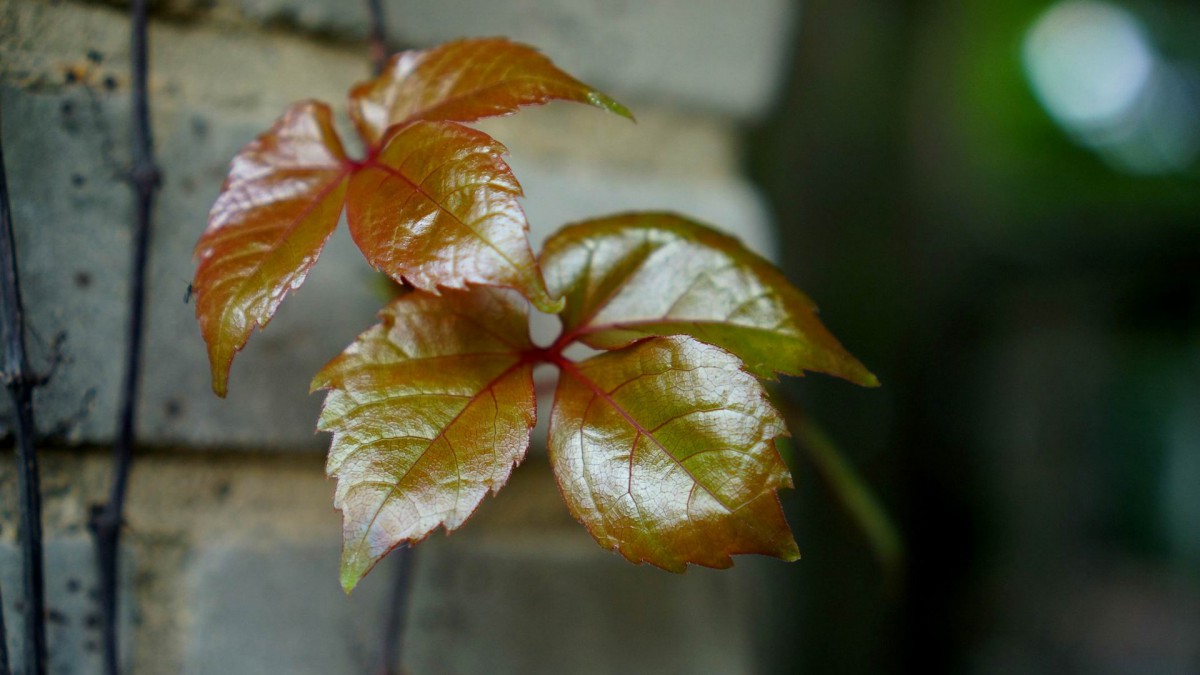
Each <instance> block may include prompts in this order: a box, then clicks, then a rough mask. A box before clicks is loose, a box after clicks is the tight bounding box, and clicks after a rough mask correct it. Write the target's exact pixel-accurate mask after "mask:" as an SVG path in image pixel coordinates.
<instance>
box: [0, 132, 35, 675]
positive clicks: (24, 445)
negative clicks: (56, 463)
mask: <svg viewBox="0 0 1200 675" xmlns="http://www.w3.org/2000/svg"><path fill="white" fill-rule="evenodd" d="M16 249H17V245H16V237H15V236H14V234H13V225H12V207H11V205H10V203H9V201H8V180H7V178H6V177H5V173H4V150H3V146H2V144H0V301H2V302H0V307H3V310H2V311H3V315H4V316H3V322H0V334H2V335H3V348H4V363H3V374H2V377H0V379H2V380H3V381H4V386H5V388H6V389H8V393H9V396H10V398H11V400H12V407H13V412H14V413H15V414H16V436H17V438H16V441H17V491H18V492H19V493H20V494H19V497H18V498H19V500H20V510H21V515H20V535H21V536H20V538H21V560H22V563H23V574H22V582H23V586H24V590H25V648H24V654H25V670H26V672H28V673H31V674H33V675H44V674H45V672H46V592H45V591H46V589H45V585H46V584H45V576H44V575H45V567H44V556H43V553H42V496H41V487H40V480H39V476H38V464H37V452H36V451H35V449H34V447H33V441H34V434H35V433H36V431H37V426H36V425H35V424H34V418H33V388H34V386H35V385H36V383H37V378H36V377H35V376H34V375H33V372H32V371H31V370H30V368H29V358H28V355H27V354H26V352H25V315H24V310H23V308H22V305H21V280H20V277H19V275H18V273H17V250H16ZM0 639H3V635H2V631H0ZM5 660H7V654H6V655H5Z"/></svg>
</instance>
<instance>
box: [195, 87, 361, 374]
mask: <svg viewBox="0 0 1200 675" xmlns="http://www.w3.org/2000/svg"><path fill="white" fill-rule="evenodd" d="M348 171H349V164H348V162H347V159H346V155H345V152H344V151H343V150H342V144H341V141H340V140H338V137H337V132H335V131H334V129H333V125H332V122H331V115H330V111H329V106H327V105H325V104H323V103H319V102H315V101H304V102H301V103H297V104H295V105H293V106H292V107H291V108H289V109H288V110H287V112H286V113H284V115H283V117H281V118H280V119H279V120H278V121H277V122H276V123H275V125H274V126H272V127H271V128H270V129H269V130H268V131H267V132H266V133H264V134H263V135H261V136H259V137H258V138H257V139H255V140H254V141H252V142H251V143H250V144H249V145H247V146H246V147H245V148H243V149H242V151H241V152H240V153H238V155H237V156H236V157H234V159H233V162H232V163H231V164H230V167H229V177H228V178H227V179H226V180H225V185H224V186H223V187H222V188H221V194H220V196H219V197H217V201H216V203H215V204H214V205H213V208H212V211H211V212H210V213H209V216H208V228H207V229H206V230H205V231H204V234H203V235H202V236H201V237H200V241H199V242H198V243H197V244H196V252H195V256H196V261H197V268H196V278H195V281H194V282H193V288H194V289H195V295H196V317H197V318H198V319H199V321H200V332H201V333H202V334H203V335H204V340H205V341H206V342H207V343H208V358H209V363H210V364H211V366H212V386H213V391H215V392H216V393H217V395H218V396H224V395H225V391H226V387H227V384H228V379H229V366H230V364H231V363H232V362H233V356H234V353H236V352H237V351H238V350H240V349H241V348H242V347H244V346H245V345H246V341H247V340H248V339H249V338H250V333H252V332H253V331H254V329H255V327H260V328H261V327H263V326H266V325H267V323H268V322H269V321H270V320H271V317H272V316H274V314H275V311H276V310H277V309H278V308H279V303H280V302H282V301H283V298H284V296H285V295H287V293H288V291H290V290H293V289H296V288H299V287H300V284H301V283H303V281H304V277H305V276H306V275H307V274H308V270H309V268H311V267H312V265H313V263H315V262H316V261H317V256H318V255H320V253H321V249H322V248H323V247H324V246H325V241H326V240H327V239H328V238H329V235H330V234H331V233H332V232H333V228H334V227H336V226H337V221H338V216H339V215H340V214H341V211H342V199H343V196H344V194H345V191H346V176H347V173H348Z"/></svg>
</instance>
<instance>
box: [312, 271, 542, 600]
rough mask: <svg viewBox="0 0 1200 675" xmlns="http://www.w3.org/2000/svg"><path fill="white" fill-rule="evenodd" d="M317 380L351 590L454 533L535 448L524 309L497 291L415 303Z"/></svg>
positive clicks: (392, 308) (392, 313)
mask: <svg viewBox="0 0 1200 675" xmlns="http://www.w3.org/2000/svg"><path fill="white" fill-rule="evenodd" d="M380 318H381V319H382V320H383V322H382V323H381V324H379V325H376V326H374V327H373V328H371V329H369V330H367V331H366V332H364V333H363V334H362V335H360V336H359V337H358V339H357V340H356V341H355V342H354V343H353V344H352V345H350V347H348V348H347V349H346V351H344V352H343V353H342V354H341V355H340V356H338V357H337V358H335V359H334V360H333V361H331V362H330V363H329V364H328V365H326V366H325V367H324V368H322V369H321V372H319V373H317V376H316V378H315V379H314V380H313V384H312V387H313V390H314V391H315V390H317V389H329V390H331V391H330V392H329V394H328V395H327V397H326V399H325V407H324V409H323V410H322V412H321V419H320V422H319V423H318V426H317V428H318V429H319V430H321V431H331V432H333V442H332V445H331V447H330V450H329V462H328V465H327V467H326V469H327V471H328V473H329V475H330V476H333V477H335V478H337V492H336V495H335V497H334V506H336V507H337V508H338V509H340V510H341V511H342V523H343V525H342V532H343V547H342V571H341V578H342V586H343V587H344V588H345V589H346V591H347V592H349V591H350V590H351V589H352V588H354V586H355V585H356V584H357V583H358V581H359V580H360V579H362V577H363V576H364V575H365V574H366V573H367V572H368V571H369V570H370V569H371V567H373V566H374V565H375V563H376V562H378V561H379V560H380V558H382V557H383V556H385V555H386V554H387V553H388V551H390V550H392V549H393V548H395V547H396V546H399V545H400V544H402V543H405V542H407V543H415V542H417V541H420V540H421V539H424V538H425V537H426V536H428V535H429V534H430V533H431V532H432V531H433V530H434V529H435V528H437V527H439V526H441V527H444V528H445V529H446V531H447V532H449V531H450V530H453V529H455V528H457V527H458V526H460V525H462V524H463V521H465V520H466V519H467V517H468V516H470V515H471V513H472V512H473V511H474V510H475V508H476V507H477V506H479V503H480V501H482V499H483V497H484V496H485V495H486V494H487V492H488V491H489V490H491V491H492V492H493V493H495V492H496V491H498V490H499V489H500V488H501V487H502V486H503V485H504V483H505V482H506V481H507V480H508V476H509V473H511V472H512V469H513V466H514V465H516V464H517V463H519V462H520V461H521V458H522V457H523V456H524V454H525V449H526V448H527V447H528V445H529V434H530V431H531V430H532V429H533V424H534V418H535V416H536V414H537V405H536V401H535V399H534V391H533V372H532V370H533V365H532V363H531V362H530V361H528V360H527V359H525V358H523V356H522V352H524V351H525V350H528V349H530V348H531V344H530V342H529V333H528V312H527V304H526V303H525V301H524V299H522V298H520V297H519V296H516V294H513V293H511V292H508V291H503V290H500V289H488V288H476V289H473V290H471V291H467V292H459V291H452V292H447V293H446V294H445V295H444V296H441V297H437V296H431V295H427V294H424V293H409V294H407V295H404V296H402V297H400V298H399V299H397V300H395V301H393V302H392V303H391V304H390V305H389V306H388V307H387V308H386V309H384V311H383V312H382V313H381V314H380Z"/></svg>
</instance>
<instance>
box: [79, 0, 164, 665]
mask: <svg viewBox="0 0 1200 675" xmlns="http://www.w3.org/2000/svg"><path fill="white" fill-rule="evenodd" d="M146 5H147V0H134V2H133V3H132V5H131V7H130V23H131V31H130V32H131V36H130V57H131V60H132V64H131V65H132V89H131V94H132V105H133V130H132V140H133V148H132V150H133V152H132V157H133V163H132V167H131V170H130V175H129V179H130V182H131V183H132V185H133V189H134V192H135V196H136V203H135V214H134V215H135V221H134V232H133V239H134V250H133V261H132V270H131V274H130V276H131V283H130V297H129V315H128V323H127V324H126V340H125V347H126V352H125V372H124V377H123V379H122V383H121V405H120V409H119V411H118V418H117V438H116V442H115V444H114V446H113V462H114V466H113V479H112V487H111V491H110V493H109V497H108V502H107V503H106V504H104V505H102V506H97V507H94V508H93V510H92V518H91V522H90V524H89V525H90V528H91V530H92V534H93V536H94V538H95V545H96V568H97V573H98V575H99V587H100V616H101V638H102V641H103V645H104V668H105V672H106V673H108V675H117V673H118V666H119V663H118V660H119V659H118V649H117V645H118V636H117V571H118V567H119V562H118V561H119V557H120V556H119V553H120V537H121V524H122V522H123V514H124V511H125V496H126V491H127V488H128V483H129V470H130V465H131V463H132V460H133V445H134V440H135V427H136V421H137V418H136V412H137V394H138V384H139V380H140V378H141V361H142V338H143V326H144V323H145V321H144V315H145V304H146V260H147V258H148V255H149V248H150V229H151V214H152V212H153V209H154V196H155V193H156V191H157V190H158V186H159V183H160V173H159V168H158V164H157V163H156V162H155V159H154V143H153V137H152V136H151V130H150V103H149V97H148V95H147V70H148V65H147V55H146V52H147V7H146Z"/></svg>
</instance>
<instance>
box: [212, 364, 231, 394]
mask: <svg viewBox="0 0 1200 675" xmlns="http://www.w3.org/2000/svg"><path fill="white" fill-rule="evenodd" d="M231 365H233V361H232V360H217V359H214V360H213V362H212V390H213V393H214V394H216V395H217V396H218V397H219V398H225V395H226V394H228V393H229V367H230V366H231Z"/></svg>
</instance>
